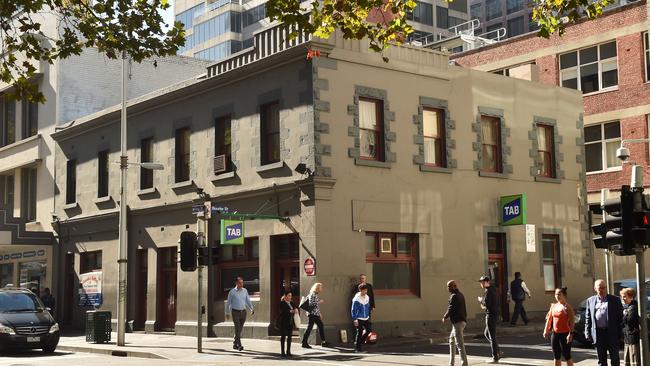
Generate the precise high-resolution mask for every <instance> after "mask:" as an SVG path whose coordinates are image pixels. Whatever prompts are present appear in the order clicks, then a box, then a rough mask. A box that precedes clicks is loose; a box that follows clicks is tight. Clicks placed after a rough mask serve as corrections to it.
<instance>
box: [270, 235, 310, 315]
mask: <svg viewBox="0 0 650 366" xmlns="http://www.w3.org/2000/svg"><path fill="white" fill-rule="evenodd" d="M271 250H272V255H273V267H272V269H271V271H272V279H273V282H272V284H271V293H272V299H273V301H272V302H271V319H275V318H276V317H277V316H278V315H279V313H280V307H279V305H280V298H281V297H282V295H283V294H284V291H286V290H291V293H292V294H293V304H294V306H296V307H297V306H298V304H299V303H300V297H301V295H303V294H301V293H300V269H299V263H298V262H299V261H298V253H299V238H298V235H297V234H291V235H278V236H272V237H271Z"/></svg>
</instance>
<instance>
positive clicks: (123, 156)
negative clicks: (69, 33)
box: [117, 52, 164, 346]
mask: <svg viewBox="0 0 650 366" xmlns="http://www.w3.org/2000/svg"><path fill="white" fill-rule="evenodd" d="M129 62H130V60H129V57H128V55H127V54H126V52H123V53H122V111H121V112H122V115H121V118H120V218H119V229H118V230H119V232H118V235H119V249H118V250H119V253H118V254H119V256H118V260H117V265H118V289H117V345H118V346H124V333H125V332H126V290H127V289H126V279H127V270H128V266H127V251H128V248H127V232H126V206H127V204H126V187H127V185H126V172H127V169H128V167H129V165H138V166H140V167H141V168H144V169H151V170H161V169H163V168H164V166H163V165H162V164H158V163H153V162H142V163H129V158H128V156H127V146H126V100H127V95H126V93H127V91H126V85H127V82H128V79H130V73H129V72H128V69H127V68H128V64H129Z"/></svg>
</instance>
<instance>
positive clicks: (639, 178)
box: [630, 165, 650, 366]
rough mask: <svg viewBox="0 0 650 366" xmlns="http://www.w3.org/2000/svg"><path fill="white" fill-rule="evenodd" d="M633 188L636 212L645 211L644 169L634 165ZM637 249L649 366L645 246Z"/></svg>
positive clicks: (643, 345) (643, 340) (644, 356)
mask: <svg viewBox="0 0 650 366" xmlns="http://www.w3.org/2000/svg"><path fill="white" fill-rule="evenodd" d="M630 183H631V184H630V185H631V186H632V188H633V189H634V190H636V191H640V192H638V195H636V196H635V198H636V199H635V202H634V211H635V212H639V211H642V210H643V202H642V201H643V199H644V198H643V195H642V194H643V167H641V166H640V165H634V166H633V167H632V178H631V182H630ZM643 244H644V245H642V246H641V247H639V246H637V248H636V289H637V301H638V303H639V319H640V323H641V342H640V343H641V366H649V365H650V363H649V362H648V361H649V358H648V321H647V319H648V318H647V317H648V309H647V304H646V303H647V301H648V298H647V296H646V289H645V286H646V285H645V244H647V243H643Z"/></svg>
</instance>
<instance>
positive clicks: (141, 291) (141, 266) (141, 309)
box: [133, 249, 148, 330]
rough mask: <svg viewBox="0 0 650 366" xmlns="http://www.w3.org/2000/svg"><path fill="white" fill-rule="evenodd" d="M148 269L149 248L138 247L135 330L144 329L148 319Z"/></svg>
mask: <svg viewBox="0 0 650 366" xmlns="http://www.w3.org/2000/svg"><path fill="white" fill-rule="evenodd" d="M147 270H148V255H147V249H138V251H137V252H136V268H135V317H134V319H133V328H134V329H135V330H144V324H145V322H146V321H147V284H148V281H147Z"/></svg>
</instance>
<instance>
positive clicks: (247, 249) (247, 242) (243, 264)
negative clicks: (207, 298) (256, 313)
mask: <svg viewBox="0 0 650 366" xmlns="http://www.w3.org/2000/svg"><path fill="white" fill-rule="evenodd" d="M255 241H257V246H258V247H257V248H258V251H257V253H258V256H257V258H256V257H254V256H253V243H254V242H255ZM214 245H215V246H216V248H217V251H218V253H219V254H218V258H219V259H218V264H217V268H219V270H218V272H217V276H218V280H217V281H215V283H216V286H218V288H217V290H216V291H215V292H214V296H215V300H224V299H226V297H227V296H228V291H222V283H221V282H222V270H224V269H227V270H231V269H237V268H254V267H257V270H258V272H259V269H260V258H259V246H260V240H259V237H257V236H252V237H248V238H244V245H242V246H239V245H221V244H220V243H219V242H218V241H215V242H214ZM224 247H230V248H232V249H233V250H234V249H236V248H237V249H238V248H239V247H242V248H243V250H244V258H243V259H238V257H237V256H235V255H234V254H233V259H231V260H223V249H224ZM261 292H262V287H261V285H260V289H259V291H254V292H250V293H249V294H250V295H251V297H260V294H261Z"/></svg>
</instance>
